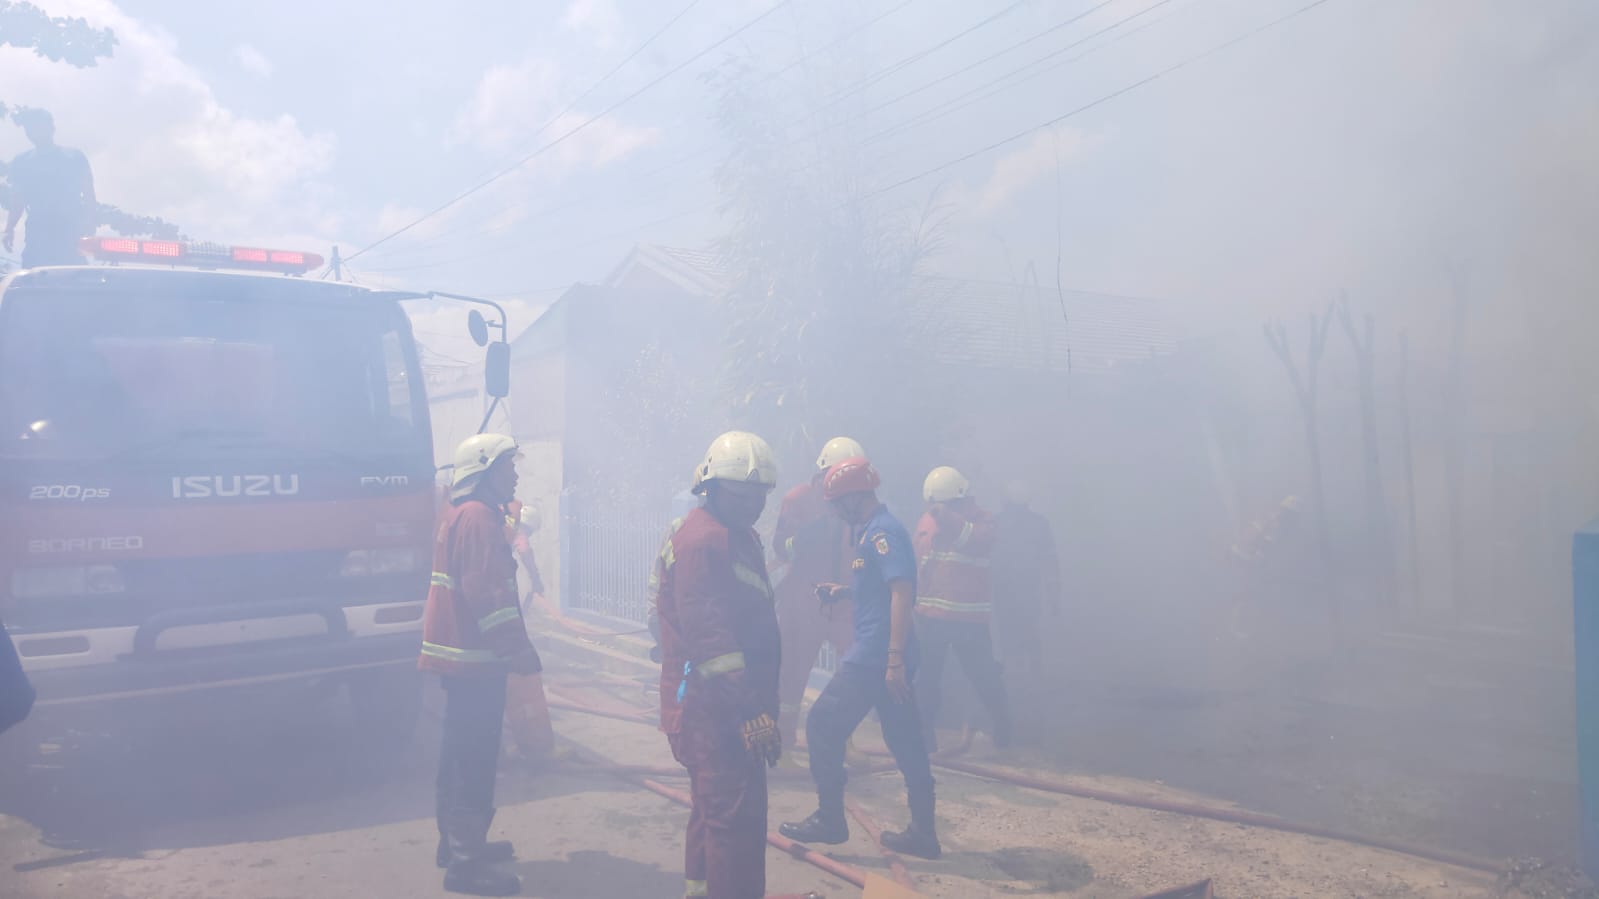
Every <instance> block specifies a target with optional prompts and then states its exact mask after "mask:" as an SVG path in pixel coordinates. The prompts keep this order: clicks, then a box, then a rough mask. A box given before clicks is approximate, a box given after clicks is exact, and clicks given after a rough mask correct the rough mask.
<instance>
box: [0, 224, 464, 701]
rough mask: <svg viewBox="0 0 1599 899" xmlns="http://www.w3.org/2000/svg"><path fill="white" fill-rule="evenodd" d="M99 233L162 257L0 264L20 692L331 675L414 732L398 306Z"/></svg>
mask: <svg viewBox="0 0 1599 899" xmlns="http://www.w3.org/2000/svg"><path fill="white" fill-rule="evenodd" d="M97 240H98V243H97V244H96V245H95V246H93V247H91V249H96V250H100V251H101V255H102V256H104V255H106V254H112V255H113V258H115V257H114V254H116V253H117V252H119V251H120V252H122V253H130V254H131V255H132V256H133V258H131V259H129V260H128V261H129V262H133V263H148V262H150V261H152V260H151V258H150V257H151V256H152V255H154V256H156V259H157V260H158V261H173V257H178V260H177V261H179V262H180V264H178V265H168V266H163V267H153V266H150V265H147V264H122V265H109V266H108V265H84V266H69V267H60V268H42V269H33V270H24V271H21V272H16V273H13V274H12V275H10V276H9V277H7V278H5V279H4V280H3V281H0V506H3V508H0V620H3V621H4V622H5V624H6V626H7V628H8V629H9V630H10V632H11V635H12V638H13V640H14V641H15V643H16V647H17V651H18V654H19V655H20V656H21V659H22V663H23V667H24V670H25V671H26V672H27V674H28V676H29V678H30V679H31V680H32V681H33V683H34V686H35V688H36V689H37V690H38V693H39V705H40V706H41V707H47V706H49V705H51V704H53V703H78V702H85V701H96V700H121V699H126V698H129V697H135V696H145V695H155V694H161V693H171V692H182V691H192V690H201V689H210V688H217V687H225V686H229V685H236V684H253V683H262V682H269V681H274V680H286V679H335V680H343V681H346V682H348V683H350V684H351V686H352V692H353V695H354V698H355V700H356V702H357V703H367V704H369V705H371V706H374V707H375V708H376V709H377V710H379V711H380V712H381V714H384V715H388V716H391V717H395V718H397V720H396V721H395V722H394V723H395V724H396V725H398V726H408V722H407V721H406V720H405V717H406V710H407V709H410V708H412V706H413V704H414V697H415V695H416V693H417V691H418V688H419V685H418V681H417V679H416V676H415V661H416V657H417V649H418V646H419V643H420V635H421V618H422V607H423V603H424V601H425V599H426V595H427V590H428V574H429V565H430V562H431V558H430V555H431V544H432V540H431V537H432V522H433V520H434V511H435V510H434V502H435V500H434V496H433V489H432V488H433V483H434V466H433V449H432V443H431V436H430V428H429V423H428V407H427V398H426V395H425V392H424V389H423V381H422V377H421V371H420V369H419V366H418V361H417V351H416V345H415V342H414V340H413V338H412V334H411V326H410V320H409V318H408V317H407V316H406V314H405V311H404V309H403V308H402V307H401V305H400V303H399V301H398V299H396V298H395V297H394V296H393V295H388V294H383V293H380V292H376V291H370V290H367V289H365V288H362V287H357V286H354V285H350V284H343V283H337V282H327V281H318V280H311V279H305V278H301V277H291V276H288V274H291V273H293V272H294V271H295V270H299V271H301V272H303V271H304V270H306V269H308V268H310V267H314V266H313V262H314V263H315V264H320V259H317V258H316V257H315V256H312V255H310V254H299V253H289V252H284V251H270V250H256V249H251V248H220V250H215V249H214V250H212V251H211V252H212V253H213V254H216V253H218V252H220V254H221V255H223V256H224V257H225V258H224V260H223V261H221V262H214V263H213V264H205V260H206V259H207V258H209V257H207V256H205V254H204V253H203V252H201V251H200V250H198V249H196V248H191V247H189V246H185V245H181V244H171V245H170V246H169V242H156V241H144V242H140V241H123V240H114V239H97ZM129 244H131V245H132V248H131V250H130V249H129V247H128V245H129ZM150 245H156V246H155V247H154V253H153V254H152V252H151V247H150ZM241 250H242V251H243V252H242V253H241V252H240V251H241ZM163 256H164V257H166V258H162V257H163ZM241 256H242V257H243V258H240V257H241ZM189 257H195V258H197V259H198V260H199V261H198V262H196V261H194V259H190V258H189ZM184 262H186V263H187V264H182V263H184ZM224 266H227V267H251V266H254V267H257V268H258V269H261V270H258V271H254V272H249V271H243V272H241V271H223V270H221V269H222V268H223V267H224Z"/></svg>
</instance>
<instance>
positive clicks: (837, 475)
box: [822, 456, 883, 499]
mask: <svg viewBox="0 0 1599 899" xmlns="http://www.w3.org/2000/svg"><path fill="white" fill-rule="evenodd" d="M881 483H883V479H882V478H879V477H878V476H877V469H875V468H873V467H872V463H870V462H868V461H866V457H865V456H853V457H851V458H848V459H844V460H842V461H840V462H838V463H837V464H835V465H834V466H833V467H832V468H829V469H828V470H827V474H825V475H823V476H822V495H823V496H825V497H827V498H828V499H838V498H839V497H841V496H848V495H849V494H851V493H866V492H868V491H871V490H876V489H877V485H879V484H881Z"/></svg>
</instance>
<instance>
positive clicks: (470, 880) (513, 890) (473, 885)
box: [444, 860, 522, 896]
mask: <svg viewBox="0 0 1599 899" xmlns="http://www.w3.org/2000/svg"><path fill="white" fill-rule="evenodd" d="M444 889H445V890H447V891H449V892H451V893H465V894H467V895H469V896H515V895H517V894H519V893H521V892H522V878H520V877H517V876H516V875H515V874H512V873H511V872H510V871H507V870H505V869H504V868H496V867H494V866H493V865H491V864H489V863H488V862H478V861H459V860H457V861H456V862H455V863H454V864H452V865H450V867H449V868H448V869H447V870H446V871H445V872H444Z"/></svg>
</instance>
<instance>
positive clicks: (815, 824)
mask: <svg viewBox="0 0 1599 899" xmlns="http://www.w3.org/2000/svg"><path fill="white" fill-rule="evenodd" d="M777 832H778V833H780V834H782V835H783V836H785V837H788V838H789V839H791V840H793V841H794V842H796V843H827V844H828V845H834V846H836V845H838V844H839V843H843V842H846V841H847V840H849V824H848V823H847V822H845V820H844V814H843V813H842V812H838V813H835V814H831V815H830V814H826V813H824V812H823V811H822V810H821V809H817V810H816V811H814V812H811V816H810V817H809V818H806V819H805V820H804V821H801V822H799V823H798V824H793V823H790V824H784V825H782V826H781V827H779V828H777Z"/></svg>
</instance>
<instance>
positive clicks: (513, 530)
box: [505, 499, 544, 609]
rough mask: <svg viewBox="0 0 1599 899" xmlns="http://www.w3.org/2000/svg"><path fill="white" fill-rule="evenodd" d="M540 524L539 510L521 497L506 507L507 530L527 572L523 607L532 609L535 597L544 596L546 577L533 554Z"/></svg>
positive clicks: (523, 568)
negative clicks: (534, 537)
mask: <svg viewBox="0 0 1599 899" xmlns="http://www.w3.org/2000/svg"><path fill="white" fill-rule="evenodd" d="M539 524H540V519H539V511H538V510H537V509H535V508H533V507H532V506H529V505H526V504H524V503H523V502H522V501H521V500H519V499H513V500H511V502H510V504H509V505H507V506H506V507H505V531H506V536H507V537H508V538H509V539H510V541H511V548H512V549H513V550H515V551H516V558H517V561H519V562H521V563H522V570H523V571H525V572H527V580H528V589H527V595H526V596H524V597H523V598H522V608H523V609H531V608H532V607H533V601H534V600H535V599H539V600H542V599H543V598H544V578H543V577H541V576H540V575H539V563H538V560H537V559H535V558H534V556H533V534H534V533H535V532H536V531H538V529H539Z"/></svg>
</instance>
